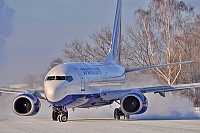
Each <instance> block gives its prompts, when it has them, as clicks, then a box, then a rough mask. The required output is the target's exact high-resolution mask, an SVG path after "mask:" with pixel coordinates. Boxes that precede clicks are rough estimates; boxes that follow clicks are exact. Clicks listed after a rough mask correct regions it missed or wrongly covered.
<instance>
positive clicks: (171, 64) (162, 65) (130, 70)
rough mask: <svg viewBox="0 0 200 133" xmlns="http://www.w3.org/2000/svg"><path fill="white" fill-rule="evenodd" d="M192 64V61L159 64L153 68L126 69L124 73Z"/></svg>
mask: <svg viewBox="0 0 200 133" xmlns="http://www.w3.org/2000/svg"><path fill="white" fill-rule="evenodd" d="M193 62H194V61H184V62H175V63H170V64H161V65H154V66H143V67H134V68H126V72H132V71H139V70H147V69H152V68H158V67H165V66H173V65H179V64H185V63H193Z"/></svg>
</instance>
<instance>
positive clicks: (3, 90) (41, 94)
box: [0, 87, 46, 99]
mask: <svg viewBox="0 0 200 133" xmlns="http://www.w3.org/2000/svg"><path fill="white" fill-rule="evenodd" d="M1 93H13V94H23V93H26V94H33V95H35V96H36V97H38V98H40V99H46V96H45V93H44V90H25V89H20V88H7V87H0V94H1Z"/></svg>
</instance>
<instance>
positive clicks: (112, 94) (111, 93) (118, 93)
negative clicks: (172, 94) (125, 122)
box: [101, 83, 200, 100]
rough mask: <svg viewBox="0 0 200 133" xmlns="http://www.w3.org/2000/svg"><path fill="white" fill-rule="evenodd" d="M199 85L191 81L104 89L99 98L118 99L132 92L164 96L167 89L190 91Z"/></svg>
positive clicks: (199, 85)
mask: <svg viewBox="0 0 200 133" xmlns="http://www.w3.org/2000/svg"><path fill="white" fill-rule="evenodd" d="M198 87H200V83H192V84H180V85H172V86H153V87H142V88H132V89H125V90H104V91H102V92H101V98H103V99H104V100H120V99H121V98H122V97H123V96H125V95H127V94H129V93H133V92H140V93H151V92H153V93H159V94H160V95H161V96H163V97H165V92H168V91H178V90H185V89H189V90H190V91H191V92H192V90H191V89H192V88H198Z"/></svg>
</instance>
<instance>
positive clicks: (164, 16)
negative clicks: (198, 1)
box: [127, 0, 193, 85]
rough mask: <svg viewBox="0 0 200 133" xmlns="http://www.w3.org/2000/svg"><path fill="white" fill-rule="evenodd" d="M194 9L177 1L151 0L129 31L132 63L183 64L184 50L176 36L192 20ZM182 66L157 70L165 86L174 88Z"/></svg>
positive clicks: (136, 17)
mask: <svg viewBox="0 0 200 133" xmlns="http://www.w3.org/2000/svg"><path fill="white" fill-rule="evenodd" d="M192 10H193V8H192V7H189V6H186V5H185V3H184V2H182V1H181V2H179V1H177V0H151V2H150V4H149V8H148V10H143V9H138V10H137V11H135V14H134V18H135V20H136V21H135V23H134V28H132V27H130V28H129V29H128V34H127V35H128V37H129V41H128V45H129V46H130V47H132V49H133V52H132V56H134V58H133V62H134V63H136V64H137V65H139V66H143V65H154V64H163V63H172V62H176V61H183V60H184V59H183V57H182V56H183V55H182V54H183V52H182V51H183V49H182V47H181V46H180V44H179V40H178V39H177V37H176V36H180V35H182V34H183V31H182V27H183V22H184V24H185V23H187V22H189V19H190V18H191V17H192V16H191V13H193V12H192ZM181 69H182V66H181V65H179V66H168V67H165V68H156V69H154V70H155V71H154V72H155V73H156V75H157V76H158V77H159V78H160V79H161V80H162V81H163V83H165V84H168V85H172V84H174V83H176V80H177V78H178V76H179V74H180V72H181Z"/></svg>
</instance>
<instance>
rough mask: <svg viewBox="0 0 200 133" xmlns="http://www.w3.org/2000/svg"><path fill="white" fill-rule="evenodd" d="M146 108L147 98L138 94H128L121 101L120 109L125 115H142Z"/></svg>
mask: <svg viewBox="0 0 200 133" xmlns="http://www.w3.org/2000/svg"><path fill="white" fill-rule="evenodd" d="M147 106H148V102H147V98H146V97H145V96H144V95H143V94H141V93H138V92H134V93H130V94H128V95H126V96H124V97H123V98H122V100H121V109H122V112H123V113H124V114H126V115H133V114H142V113H144V112H145V111H146V110H147Z"/></svg>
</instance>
